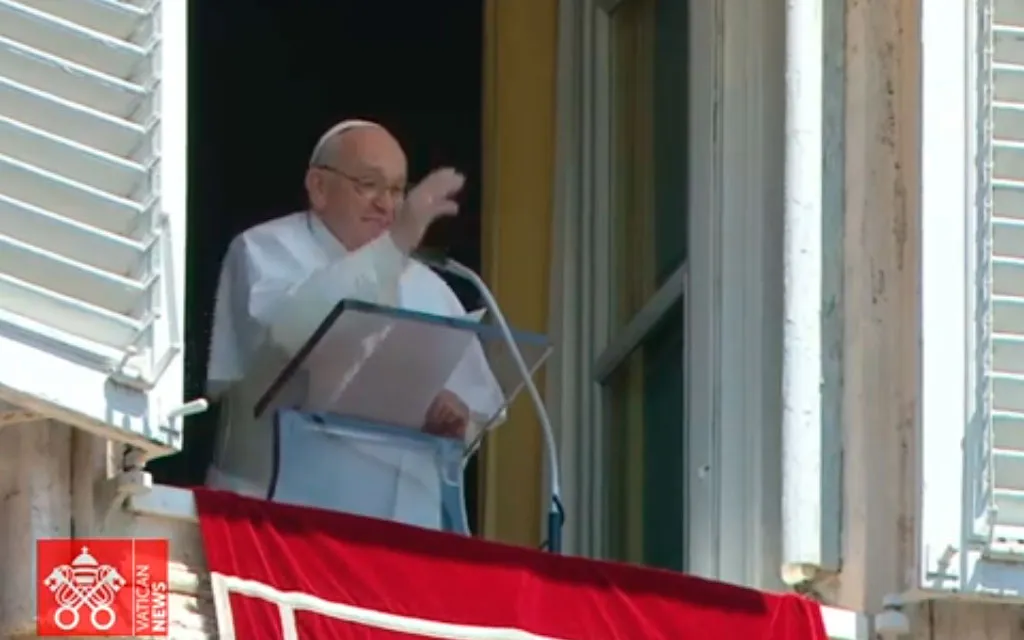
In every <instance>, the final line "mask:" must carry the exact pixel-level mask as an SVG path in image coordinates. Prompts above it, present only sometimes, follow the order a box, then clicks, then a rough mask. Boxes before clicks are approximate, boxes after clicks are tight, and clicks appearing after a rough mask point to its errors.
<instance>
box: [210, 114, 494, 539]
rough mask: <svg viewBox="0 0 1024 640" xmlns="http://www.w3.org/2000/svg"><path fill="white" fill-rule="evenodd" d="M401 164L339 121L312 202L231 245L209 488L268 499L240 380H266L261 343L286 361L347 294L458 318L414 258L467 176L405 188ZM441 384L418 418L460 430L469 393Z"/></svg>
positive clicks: (263, 461) (386, 141)
mask: <svg viewBox="0 0 1024 640" xmlns="http://www.w3.org/2000/svg"><path fill="white" fill-rule="evenodd" d="M406 171H407V167H406V157H405V154H404V152H403V151H402V147H401V146H400V144H399V143H398V141H397V140H396V139H395V138H394V137H393V136H392V135H391V134H390V133H389V132H388V131H387V130H386V129H385V128H384V127H382V126H380V125H378V124H376V123H372V122H368V121H363V120H348V121H344V122H341V123H339V124H338V125H336V126H334V127H332V128H331V129H330V130H328V131H327V132H326V133H325V134H324V135H323V136H322V137H321V138H320V140H319V142H318V143H317V145H316V147H315V148H314V150H313V154H312V157H311V158H310V162H309V168H308V170H307V172H306V178H305V186H306V191H307V194H308V201H309V210H308V211H302V212H298V213H292V214H290V215H287V216H284V217H282V218H277V219H274V220H271V221H269V222H265V223H263V224H260V225H257V226H255V227H253V228H251V229H249V230H247V231H245V232H244V233H242V234H241V235H239V236H238V237H236V238H235V239H234V241H233V242H232V243H231V245H230V247H229V249H228V252H227V255H226V257H225V259H224V262H223V266H222V268H221V274H220V280H219V284H218V290H217V300H216V306H215V311H214V324H213V334H212V343H211V347H210V360H209V367H208V376H207V392H208V394H209V395H210V396H211V398H213V399H217V400H220V401H221V405H222V407H221V426H220V431H219V433H218V444H217V449H216V451H215V455H214V462H213V465H212V466H211V468H210V470H209V472H208V474H207V484H208V485H210V486H213V487H215V488H220V489H226V490H231V491H235V492H238V493H242V494H246V495H250V496H253V497H266V496H267V491H268V486H269V483H270V477H271V475H272V473H273V470H272V457H273V455H274V452H273V451H272V449H273V443H272V436H271V433H270V431H271V429H270V427H269V426H268V424H267V420H265V419H264V420H256V419H254V418H253V417H252V407H253V405H254V401H255V395H256V393H255V391H254V389H255V387H254V385H252V384H245V383H243V381H244V380H246V379H252V378H254V377H255V378H260V377H261V376H260V375H259V370H260V369H263V368H266V367H267V363H266V362H259V360H260V358H262V356H261V355H260V354H261V353H262V352H264V351H265V350H266V345H268V344H272V345H275V347H276V348H277V351H279V352H280V353H281V354H282V357H284V358H285V359H287V358H290V357H291V356H292V355H294V354H295V352H296V351H297V350H298V349H299V347H300V346H301V345H302V343H303V342H305V340H306V339H307V338H308V337H309V336H310V335H311V334H312V332H313V330H314V329H315V328H316V327H317V325H318V324H319V323H320V322H321V321H322V320H323V318H324V317H325V315H326V314H327V312H328V311H329V310H330V309H331V308H332V307H333V306H334V305H335V304H336V303H337V302H338V301H339V300H342V299H360V300H364V301H368V302H375V303H379V304H385V305H390V306H400V307H403V308H407V309H411V310H414V311H419V312H423V313H429V314H435V315H444V316H453V317H455V316H463V315H465V313H466V311H465V309H464V308H463V307H462V305H461V304H460V303H459V301H458V299H457V298H456V296H455V294H454V293H453V292H452V291H451V289H450V288H449V287H448V285H447V284H446V283H445V282H444V280H442V279H441V278H440V277H439V276H438V275H436V274H435V273H434V272H433V271H431V270H430V269H429V268H427V267H426V266H424V265H422V264H420V263H418V262H416V261H415V260H411V259H410V258H409V256H410V253H411V252H412V251H413V250H414V249H416V247H417V246H418V245H419V243H420V241H421V240H422V238H423V235H424V233H425V232H426V230H427V228H428V227H429V226H430V224H431V223H432V222H434V221H435V220H437V219H438V218H440V217H443V216H452V215H455V214H457V213H458V209H459V207H458V204H457V203H456V201H455V198H456V196H457V195H458V193H459V192H460V190H461V189H462V187H463V184H464V182H465V179H464V177H463V176H462V175H461V174H460V173H459V172H457V171H455V170H454V169H450V168H442V169H438V170H436V171H434V172H432V173H430V174H429V175H428V176H427V177H426V178H424V179H423V180H422V181H421V182H420V183H419V184H416V185H415V186H413V187H412V188H411V189H410V188H408V187H407V182H406V180H407V175H406ZM470 356H472V357H467V359H468V361H467V362H464V363H463V364H460V365H459V368H460V369H462V376H463V378H465V379H470V380H471V383H470V386H472V384H473V383H474V382H476V383H481V384H483V385H484V386H487V387H489V389H487V390H486V392H485V393H484V394H483V395H484V396H486V397H487V398H488V402H494V401H495V400H494V399H495V397H496V395H500V390H498V389H497V383H496V382H495V381H494V377H493V374H491V372H490V370H489V368H488V367H487V363H486V360H485V359H484V356H483V352H482V351H481V350H479V348H477V349H476V351H471V352H470ZM272 368H273V367H272ZM279 370H280V369H279V368H277V369H276V370H275V372H276V371H279ZM264 377H265V376H264ZM265 382H266V380H262V381H261V384H262V383H265ZM447 387H448V389H446V390H444V391H441V392H440V393H439V394H438V395H437V396H436V398H435V399H434V401H433V403H432V404H431V405H430V407H429V409H428V411H427V413H426V416H425V419H424V424H423V425H422V427H423V430H424V431H427V432H429V433H432V434H435V435H440V436H451V437H453V438H460V437H463V436H464V435H465V432H466V430H467V428H468V427H469V428H471V427H472V425H473V424H474V416H475V411H474V409H475V407H474V406H473V404H474V401H473V399H472V398H471V397H469V396H472V395H473V394H470V393H465V392H462V393H461V395H462V397H460V389H465V388H466V387H465V385H462V386H458V385H447ZM261 388H262V389H265V388H266V386H265V384H264V385H263V386H262V387H261ZM499 402H500V400H499ZM481 411H484V409H481ZM487 411H490V408H488V409H487ZM331 490H333V489H331ZM398 519H401V518H398ZM427 524H428V525H429V523H427Z"/></svg>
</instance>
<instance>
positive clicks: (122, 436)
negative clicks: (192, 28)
mask: <svg viewBox="0 0 1024 640" xmlns="http://www.w3.org/2000/svg"><path fill="white" fill-rule="evenodd" d="M186 8H187V3H184V2H162V3H150V2H121V1H114V0H81V1H76V2H70V3H69V2H58V1H55V0H18V1H15V0H0V361H2V362H4V363H18V365H17V366H15V367H11V366H7V367H4V368H3V370H2V371H0V398H2V399H4V400H6V401H8V402H11V403H14V404H17V405H20V406H22V407H25V408H28V409H30V410H32V411H34V412H36V413H39V414H41V415H44V416H48V417H55V418H58V419H60V420H61V421H63V422H67V423H70V424H73V425H76V426H79V427H84V428H87V429H90V430H92V431H95V432H98V433H101V434H103V435H105V436H106V437H110V438H114V439H117V440H126V441H130V442H134V443H135V444H141V445H146V446H149V448H150V449H151V450H153V452H154V453H160V452H166V451H170V450H173V449H174V448H176V447H177V446H179V445H180V443H179V442H177V438H178V431H179V430H180V427H178V426H177V425H175V424H172V423H173V422H174V419H173V416H172V417H169V414H172V413H173V412H174V410H175V408H177V407H178V406H179V405H180V404H181V401H182V388H183V381H182V377H183V372H182V362H181V357H180V352H181V329H180V322H181V320H180V313H181V310H182V308H183V306H184V304H183V300H184V291H183V283H184V262H185V260H184V245H185V215H186V212H185V195H186V194H185V187H186V185H185V162H186V155H185V151H186V148H185V145H186V138H187V135H186V133H187V131H186V107H187V102H186V100H187V91H186V90H187V83H186V80H187V68H186V47H187V37H186V36H187V15H186Z"/></svg>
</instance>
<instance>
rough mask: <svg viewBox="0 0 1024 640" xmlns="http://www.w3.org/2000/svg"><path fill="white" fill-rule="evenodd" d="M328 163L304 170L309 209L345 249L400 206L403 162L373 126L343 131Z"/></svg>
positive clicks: (368, 237)
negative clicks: (317, 215)
mask: <svg viewBox="0 0 1024 640" xmlns="http://www.w3.org/2000/svg"><path fill="white" fill-rule="evenodd" d="M332 144H333V145H335V146H334V148H333V149H332V153H329V154H328V158H329V161H328V162H324V163H322V164H321V165H319V166H314V167H313V168H311V169H310V175H309V176H308V178H307V187H308V188H309V192H310V200H311V201H312V204H313V208H314V209H315V210H316V211H317V213H319V214H320V215H321V216H322V217H323V219H324V223H325V224H326V225H327V226H328V228H330V229H331V231H332V232H334V234H335V235H336V236H337V237H338V239H339V240H340V241H341V242H342V244H344V245H345V247H346V248H347V249H348V250H350V251H355V250H356V249H358V248H359V247H361V246H363V245H364V244H366V243H368V242H371V241H372V240H374V239H375V238H377V237H378V236H380V235H381V234H382V233H384V232H385V231H387V229H388V228H389V227H390V226H391V223H393V222H394V220H395V213H396V212H397V210H398V208H399V207H401V206H402V202H403V199H404V197H405V190H406V161H405V154H404V153H403V152H402V148H401V146H399V144H398V142H397V141H396V140H395V139H394V138H393V137H392V136H391V134H389V133H388V132H387V131H386V130H384V129H382V128H378V127H365V128H357V129H351V130H349V131H346V132H345V133H343V134H341V135H340V136H339V137H338V138H337V139H336V140H334V141H333V142H332Z"/></svg>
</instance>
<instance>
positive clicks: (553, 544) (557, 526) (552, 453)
mask: <svg viewBox="0 0 1024 640" xmlns="http://www.w3.org/2000/svg"><path fill="white" fill-rule="evenodd" d="M412 257H413V258H414V259H415V260H419V261H420V262H422V263H423V264H425V265H427V266H429V267H433V268H435V269H437V270H439V271H443V272H445V273H448V274H451V275H453V276H455V277H457V278H460V279H462V280H466V281H467V282H469V283H470V284H471V285H473V288H474V289H476V290H477V292H478V293H479V294H480V297H481V298H483V301H484V306H486V307H487V311H488V312H490V313H491V315H492V316H493V317H494V321H495V323H496V324H497V325H498V330H499V331H500V332H501V337H502V340H503V341H504V342H505V346H506V347H507V348H508V350H509V353H511V354H512V360H513V362H514V363H515V365H516V369H517V370H518V372H519V375H520V376H521V377H522V378H523V383H524V384H525V385H526V392H527V394H528V395H529V396H530V401H531V403H532V404H533V410H534V413H536V414H537V420H538V421H539V422H540V426H541V429H542V431H543V433H544V449H545V458H546V461H547V471H548V491H549V493H550V495H551V504H550V506H549V508H548V523H547V524H548V532H547V533H548V540H547V548H548V550H549V551H551V552H553V553H561V551H562V525H563V524H564V523H565V509H564V507H563V506H562V484H561V477H560V473H559V467H558V449H557V447H556V445H555V431H554V428H553V427H552V426H551V417H550V416H549V415H548V410H547V407H545V406H544V399H543V398H541V395H540V390H538V389H537V385H536V383H534V381H533V376H532V375H530V368H529V367H528V366H527V365H526V360H524V359H523V354H522V351H520V350H519V345H517V344H516V339H515V337H514V336H513V335H512V329H511V328H510V327H509V325H508V321H506V320H505V314H504V313H502V311H501V306H500V305H499V304H498V301H497V300H496V299H495V297H494V294H493V293H491V290H490V288H489V287H488V286H487V283H485V282H484V281H483V278H481V277H480V276H479V275H477V273H476V272H475V271H473V270H472V269H470V268H469V267H467V266H466V265H464V264H462V263H460V262H458V261H456V260H453V259H451V258H449V257H447V256H446V255H445V254H444V253H443V252H440V251H436V250H418V251H416V252H414V253H413V255H412Z"/></svg>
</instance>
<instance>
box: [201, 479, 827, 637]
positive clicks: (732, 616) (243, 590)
mask: <svg viewBox="0 0 1024 640" xmlns="http://www.w3.org/2000/svg"><path fill="white" fill-rule="evenodd" d="M195 499H196V506H197V509H198V512H199V523H200V528H201V530H202V536H203V542H204V544H205V548H206V560H207V563H208V565H209V569H210V572H211V574H214V591H215V594H216V593H217V592H218V590H220V592H221V594H223V593H224V592H225V586H224V585H226V590H227V592H229V593H230V595H229V596H228V599H229V601H230V607H225V606H224V605H223V603H222V602H218V603H217V606H218V618H219V619H220V621H221V624H222V625H223V624H224V622H225V620H230V622H231V624H232V625H233V627H234V637H235V638H238V639H239V640H263V639H267V640H277V639H282V638H288V637H293V638H294V637H297V638H299V639H301V640H312V639H316V640H320V639H324V640H327V639H350V638H365V639H367V640H371V639H372V640H379V639H391V640H398V639H409V640H411V639H414V638H424V637H432V638H463V639H465V640H475V639H485V638H486V639H492V638H493V639H502V640H518V639H520V638H522V639H523V640H533V639H536V640H540V639H552V638H557V639H559V640H612V639H616V640H619V639H621V640H659V639H665V640H687V639H690V638H708V639H713V640H825V638H826V636H825V630H824V626H823V624H822V621H821V615H820V610H819V608H818V607H817V606H816V605H815V604H814V603H811V602H809V601H806V600H804V599H802V598H798V597H795V596H788V595H772V594H767V593H761V592H758V591H753V590H750V589H743V588H739V587H734V586H731V585H726V584H722V583H717V582H710V581H706V580H701V579H698V578H693V577H690V576H685V575H681V574H675V573H670V572H665V571H654V570H649V569H641V568H638V567H632V566H626V565H620V564H613V563H607V562H596V561H592V560H584V559H580V558H572V557H565V556H557V555H553V554H549V553H543V552H539V551H531V550H528V549H520V548H515V547H510V546H505V545H499V544H494V543H490V542H485V541H482V540H476V539H467V538H463V537H460V536H454V535H449V534H444V533H438V532H434V531H426V530H421V529H417V528H413V527H408V526H404V525H400V524H396V523H391V522H383V521H378V520H371V519H366V518H359V517H355V516H350V515H347V514H340V513H330V512H325V511H319V510H314V509H304V508H298V507H291V506H287V505H280V504H272V503H268V502H264V501H260V500H251V499H247V498H243V497H240V496H237V495H233V494H229V493H224V492H219V491H212V490H208V489H197V490H196V491H195ZM218 584H220V585H221V586H220V587H218ZM246 594H247V595H246ZM281 605H283V608H282V606H281ZM228 608H229V609H230V611H226V609H228ZM292 625H294V627H293V631H291V633H294V635H291V633H288V632H287V631H288V630H286V629H285V627H289V626H292ZM221 631H222V633H223V632H224V631H225V630H224V629H222V630H221Z"/></svg>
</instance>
